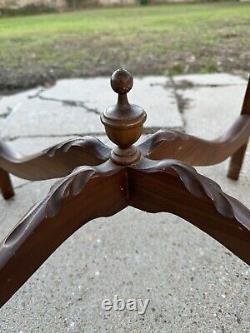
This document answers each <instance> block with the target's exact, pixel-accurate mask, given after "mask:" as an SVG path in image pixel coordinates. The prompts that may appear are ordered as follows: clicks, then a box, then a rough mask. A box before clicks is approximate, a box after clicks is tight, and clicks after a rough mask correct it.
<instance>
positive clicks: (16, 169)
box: [0, 137, 111, 199]
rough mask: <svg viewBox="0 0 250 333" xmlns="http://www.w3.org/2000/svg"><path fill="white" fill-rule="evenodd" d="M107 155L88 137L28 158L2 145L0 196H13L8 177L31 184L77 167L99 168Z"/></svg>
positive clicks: (59, 145)
mask: <svg viewBox="0 0 250 333" xmlns="http://www.w3.org/2000/svg"><path fill="white" fill-rule="evenodd" d="M110 152H111V149H110V148H108V147H107V146H106V145H104V144H103V143H102V142H101V141H99V140H98V139H96V138H92V137H85V138H73V139H70V140H67V141H65V142H61V143H59V144H57V145H54V146H52V147H50V148H47V149H45V150H43V151H42V152H41V153H38V154H33V155H31V156H22V155H20V154H17V153H16V152H15V151H14V150H13V149H12V148H11V145H10V144H7V143H5V142H3V141H2V142H0V170H1V171H0V187H1V189H2V193H3V196H4V198H5V199H8V198H10V197H11V196H13V195H14V191H13V188H12V186H11V183H10V179H9V176H8V173H11V174H13V175H15V176H17V177H20V178H24V179H28V180H33V181H34V180H45V179H51V178H60V177H64V176H66V175H68V174H69V173H70V172H71V171H72V170H73V169H75V168H76V167H78V166H80V165H99V164H101V163H103V162H105V161H107V160H108V159H109V157H110ZM1 168H2V169H1ZM7 172H8V173H7Z"/></svg>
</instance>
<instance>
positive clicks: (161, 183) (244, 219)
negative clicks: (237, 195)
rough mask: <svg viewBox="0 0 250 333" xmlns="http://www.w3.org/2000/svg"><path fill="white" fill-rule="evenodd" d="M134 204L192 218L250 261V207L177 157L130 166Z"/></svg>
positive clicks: (129, 178)
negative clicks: (175, 158)
mask: <svg viewBox="0 0 250 333" xmlns="http://www.w3.org/2000/svg"><path fill="white" fill-rule="evenodd" d="M128 180H129V193H130V205H132V206H134V207H136V208H139V209H141V210H144V211H147V212H152V213H155V212H170V213H173V214H175V215H178V216H180V217H182V218H184V219H185V220H187V221H189V222H191V223H192V224H194V225H195V226H196V227H198V228H199V229H201V230H203V231H205V232H206V233H207V234H209V235H210V236H212V237H213V238H214V239H216V240H217V241H219V242H220V243H221V244H223V245H224V246H225V247H226V248H228V249H229V250H231V251H232V252H233V253H234V254H236V255H237V256H238V257H239V258H241V259H242V260H244V261H245V262H246V263H248V264H250V211H249V210H248V209H247V208H246V207H245V206H243V205H242V204H241V203H240V202H239V201H237V200H236V199H234V198H232V197H230V196H229V195H227V194H225V193H224V192H222V190H221V188H220V187H219V185H217V184H216V183H215V182H213V181H212V180H210V179H208V178H206V177H204V176H202V175H200V174H198V173H197V172H196V170H195V169H194V168H192V167H189V166H187V165H185V164H183V163H181V162H179V161H176V160H165V161H162V162H154V161H149V160H144V161H142V162H141V164H139V165H138V166H135V167H133V168H130V169H129V177H128Z"/></svg>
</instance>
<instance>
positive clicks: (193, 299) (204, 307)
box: [0, 76, 250, 333]
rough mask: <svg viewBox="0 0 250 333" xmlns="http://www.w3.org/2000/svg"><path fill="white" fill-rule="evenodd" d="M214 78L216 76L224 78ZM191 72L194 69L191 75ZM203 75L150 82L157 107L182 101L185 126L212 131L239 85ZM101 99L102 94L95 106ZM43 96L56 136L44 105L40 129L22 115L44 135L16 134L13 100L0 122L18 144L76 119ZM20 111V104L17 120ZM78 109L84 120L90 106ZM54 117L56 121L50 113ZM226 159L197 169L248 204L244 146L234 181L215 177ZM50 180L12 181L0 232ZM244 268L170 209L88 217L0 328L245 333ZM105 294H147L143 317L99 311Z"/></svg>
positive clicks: (1, 207)
mask: <svg viewBox="0 0 250 333" xmlns="http://www.w3.org/2000/svg"><path fill="white" fill-rule="evenodd" d="M217 77H218V82H222V81H223V80H224V79H223V80H222V78H221V77H220V76H217ZM173 79H174V82H175V83H176V81H178V78H173ZM205 79H206V80H205ZM147 80H149V82H151V78H150V79H147V78H146V79H144V80H143V81H144V82H146V81H147ZM164 80H165V79H164ZM201 80H203V78H202V77H200V78H199V81H201ZM211 80H212V78H211V77H209V76H206V78H204V84H203V85H205V86H206V87H200V88H197V87H194V88H189V89H181V88H180V87H179V89H177V90H175V94H173V88H172V85H171V86H170V87H169V84H167V85H166V86H168V88H166V90H164V89H165V88H163V86H164V85H165V81H161V79H160V82H158V83H157V84H159V86H158V85H156V86H155V87H161V89H162V90H161V91H162V94H166V95H165V97H161V98H162V99H163V100H164V98H166V99H167V102H164V103H165V105H171V101H172V98H173V96H177V97H178V96H179V98H180V97H181V98H182V99H184V100H185V98H189V99H190V102H189V103H187V104H184V107H183V114H182V115H181V117H184V119H185V122H186V126H185V129H186V130H187V131H191V132H192V133H194V134H198V135H201V136H203V137H213V136H216V135H219V134H220V133H221V131H222V129H224V128H225V127H226V125H224V124H225V122H226V123H230V122H231V120H233V118H234V117H235V116H237V115H238V114H239V110H240V106H241V103H242V95H243V92H244V89H245V84H243V83H240V84H238V83H236V81H237V79H235V80H236V81H235V84H231V83H230V84H229V83H228V84H226V83H225V82H223V84H215V85H216V86H219V87H208V86H209V84H208V82H211ZM231 80H233V78H232V79H231ZM218 82H217V83H218ZM228 82H229V81H228ZM168 83H169V82H168ZM64 84H65V86H64V89H63V88H62V86H63V85H64ZM59 85H62V86H61V88H60V89H61V96H60V93H59V90H56V89H59V88H57V86H56V87H54V88H53V89H51V92H52V90H54V91H53V95H51V96H53V97H54V98H60V99H61V98H64V99H65V98H66V99H68V98H69V99H73V100H74V99H75V100H76V101H78V100H80V101H82V100H83V99H81V98H82V97H81V96H82V95H81V93H82V91H83V90H82V88H81V89H80V87H79V89H78V91H77V89H76V85H75V86H74V89H73V88H72V92H71V91H69V89H70V84H69V83H67V84H66V83H63V81H62V82H60V83H59ZM228 85H229V87H224V86H228ZM87 86H88V85H87ZM66 87H67V88H66ZM135 87H136V84H135ZM134 89H135V88H134ZM152 89H153V88H152ZM108 90H109V86H108V85H107V91H108ZM105 91H106V90H103V95H102V96H101V95H100V97H98V99H96V100H93V99H92V96H90V97H91V99H92V101H93V102H92V104H89V105H88V106H89V107H90V106H91V107H95V108H97V109H98V110H102V108H103V107H106V106H107V105H109V104H110V103H113V102H114V99H112V96H111V97H107V94H109V93H107V94H106V93H105ZM48 93H50V90H49V91H47V92H45V93H43V94H42V95H43V96H47V97H51V96H50V95H48ZM78 93H79V95H77V94H78ZM57 94H58V95H57ZM73 94H75V95H74V96H73ZM146 95H147V94H146ZM70 96H71V98H70ZM72 96H73V97H72ZM85 96H88V93H86V95H85ZM166 96H167V97H166ZM113 97H114V96H113ZM139 97H140V98H139V100H135V102H136V103H137V104H140V105H143V104H142V103H141V101H142V100H145V101H146V100H147V101H148V103H149V102H152V103H153V102H154V103H158V107H160V106H162V105H163V104H164V103H163V104H162V102H161V103H160V102H159V101H158V100H157V98H158V97H159V96H157V98H154V97H153V96H152V97H150V98H149V97H148V96H144V95H143V94H141V95H140V96H139ZM102 98H103V100H104V102H103V104H101V103H100V104H99V100H100V101H101V100H102ZM108 98H111V99H112V100H109V99H108ZM130 99H131V100H132V96H131V98H130ZM89 100H90V99H89ZM32 101H33V102H34V104H35V103H40V102H41V104H42V103H50V102H48V101H46V102H45V101H39V100H38V101H37V100H36V99H33V100H31V101H28V102H32ZM84 101H85V100H84ZM177 102H178V103H177ZM25 103H26V102H25ZM51 103H54V104H53V105H54V107H55V108H56V115H57V116H58V117H60V118H61V120H60V121H61V124H63V123H62V122H63V119H64V125H63V127H62V126H61V134H60V135H62V136H63V137H51V134H52V135H54V134H55V133H59V126H58V124H57V123H56V122H55V123H54V130H55V132H54V133H53V132H52V131H53V126H52V125H53V124H52V125H51V124H50V123H49V122H50V119H51V114H50V113H53V112H54V111H53V110H52V111H51V109H47V111H46V112H45V111H44V116H45V118H46V117H47V119H48V124H47V127H46V122H45V121H44V123H43V121H42V120H41V119H42V118H41V116H39V117H40V118H39V120H40V123H39V121H35V122H34V123H33V125H32V123H30V124H31V125H32V126H33V127H34V129H32V131H33V132H32V133H33V135H34V134H35V135H36V136H37V135H38V134H39V133H41V132H42V131H41V130H40V125H41V126H43V128H44V129H46V128H49V129H50V132H46V133H45V137H39V135H38V137H36V138H31V137H24V136H25V135H27V133H29V132H27V131H28V130H29V129H28V128H26V127H25V131H24V133H22V131H21V130H20V129H18V127H13V126H14V125H13V123H14V122H13V121H12V120H13V119H14V117H17V118H16V119H20V121H21V116H20V117H19V113H20V114H21V115H22V116H24V114H25V112H24V111H23V110H24V108H23V107H20V108H18V109H16V111H14V113H13V115H12V113H11V114H9V115H8V116H7V118H5V120H4V123H5V124H4V130H5V135H6V136H8V130H11V136H14V137H15V136H17V135H16V134H15V130H16V131H18V133H19V134H20V137H18V139H16V140H13V141H12V144H13V145H14V146H15V147H16V148H17V149H18V150H20V151H22V152H23V153H28V152H29V151H30V152H35V151H37V150H39V149H43V148H45V147H46V146H49V145H51V144H55V143H58V142H59V141H62V140H64V139H65V138H66V137H68V136H67V135H71V134H72V133H71V132H70V131H68V133H67V129H68V130H69V129H70V130H72V127H71V124H70V123H68V122H69V119H72V122H75V121H79V118H77V116H76V113H74V112H76V110H75V109H78V108H76V107H71V108H70V109H71V112H73V116H71V118H69V115H68V114H69V113H70V111H69V109H68V107H66V108H64V107H63V106H62V105H61V103H57V102H51ZM106 103H107V104H106ZM175 103H176V104H179V101H177V100H175ZM104 104H105V105H104ZM148 105H149V106H150V104H148ZM31 106H32V104H30V107H31ZM41 107H42V105H41ZM144 107H145V109H146V110H147V111H148V109H150V107H148V108H147V106H146V105H144ZM57 108H58V109H57ZM151 108H152V109H153V106H151ZM0 110H1V101H0ZM29 110H30V109H29ZM59 110H60V111H59ZM79 112H83V111H82V110H81V111H79ZM29 113H30V111H29V112H26V118H27V119H29V115H28V114H29ZM83 113H84V112H83ZM173 113H174V112H173ZM39 114H40V111H39V112H38V115H39ZM84 115H85V118H84V119H85V121H86V122H88V121H89V120H88V119H90V118H91V113H90V112H86V113H84ZM12 116H13V119H12V118H11V117H12ZM152 116H153V111H152ZM18 117H19V118H18ZM166 117H167V116H166ZM179 117H180V114H178V118H177V119H176V120H175V121H179V119H180V118H179ZM54 119H55V120H57V118H56V116H55V118H54ZM23 123H24V122H23ZM23 123H22V124H23ZM164 124H165V123H164ZM80 125H81V126H82V123H81V124H80ZM83 127H84V126H83ZM208 128H209V129H210V130H209V131H208ZM79 129H80V126H79ZM83 130H84V131H85V129H83ZM149 130H151V129H150V128H149ZM25 133H26V134H25ZM37 133H38V134H37ZM65 134H66V136H64V135H65ZM18 136H19V135H18ZM102 139H103V138H102ZM104 140H105V139H104ZM227 164H228V161H226V162H224V163H222V164H220V165H218V166H214V167H209V168H199V171H200V172H202V173H203V174H205V175H208V176H209V177H211V178H213V179H214V180H216V181H218V182H219V183H220V184H221V185H222V188H223V189H224V190H225V191H227V192H228V193H229V194H231V195H234V196H235V197H236V198H238V199H240V200H241V201H242V202H243V203H245V204H246V205H247V206H248V207H250V195H249V192H250V177H249V168H250V150H248V153H247V158H246V160H245V164H244V167H243V171H242V174H241V178H240V180H239V181H238V182H233V181H230V180H229V179H227V178H226V177H225V175H226V169H227ZM53 183H54V181H45V182H37V183H26V184H22V186H20V183H19V187H18V188H17V189H16V193H17V195H16V197H15V198H14V199H13V200H10V201H8V202H6V201H3V200H2V199H0V211H1V214H0V234H1V239H2V238H4V237H5V236H6V235H7V234H8V232H9V230H10V229H11V228H12V227H13V226H14V225H15V224H16V222H17V221H18V220H19V219H20V218H21V217H22V216H23V215H24V213H25V212H26V211H27V210H28V209H29V207H31V206H32V205H34V204H35V203H36V202H37V201H39V200H40V199H42V198H43V197H44V196H45V195H46V193H47V191H48V189H49V187H50V185H51V184H53ZM249 275H250V270H249V267H248V266H247V265H246V264H244V263H243V262H242V261H240V260H239V259H237V258H236V257H235V256H233V255H232V254H231V253H230V252H229V251H228V250H226V249H225V248H224V247H222V246H221V245H219V244H218V243H217V242H216V241H214V240H212V239H211V238H209V237H208V236H207V235H205V234H204V233H202V232H201V231H199V230H197V229H195V228H194V227H192V226H191V225H190V224H188V223H186V222H185V221H184V220H182V219H180V218H178V217H175V216H172V215H170V214H154V215H152V214H146V213H143V212H139V211H138V210H135V209H132V208H128V209H126V210H124V211H123V212H121V213H119V214H117V215H115V216H113V217H112V218H100V219H97V220H95V221H92V222H91V223H89V224H87V225H86V226H84V227H83V228H82V229H81V230H79V231H78V232H77V233H75V234H74V235H73V236H72V237H70V238H69V239H68V240H67V241H66V242H65V243H64V244H63V245H62V246H61V247H60V248H59V249H58V250H57V251H56V252H55V253H54V254H53V255H52V256H51V257H50V258H49V259H48V260H47V261H46V262H45V264H44V265H43V266H42V267H41V268H40V269H39V270H38V271H37V272H36V273H35V274H34V275H33V276H32V277H31V279H30V280H29V281H28V282H27V283H26V284H25V285H24V286H23V287H22V288H21V289H20V290H19V291H18V292H17V293H16V295H15V296H14V297H13V298H12V299H11V300H10V301H9V302H8V303H7V304H6V305H5V306H4V307H3V308H2V309H1V310H0V332H1V333H2V332H3V333H21V332H23V333H26V332H39V333H40V332H46V333H47V332H49V331H51V332H62V333H64V332H77V333H83V332H87V333H92V332H98V333H102V332H110V333H120V332H129V333H131V332H132V333H135V332H136V333H138V332H143V333H152V332H156V333H162V332H164V333H165V332H181V333H182V332H183V333H184V332H185V333H186V332H200V333H201V332H202V333H204V332H206V333H207V332H208V333H210V332H211V333H223V332H224V333H225V332H232V333H238V332H241V333H248V332H249V310H250V306H249ZM114 295H118V296H119V297H120V298H124V299H128V298H141V299H143V300H145V299H150V303H149V307H148V310H147V311H146V313H145V315H144V316H142V315H138V314H137V313H136V312H130V311H124V312H117V311H108V312H105V311H104V310H102V308H101V304H102V301H103V299H105V298H110V299H113V297H114Z"/></svg>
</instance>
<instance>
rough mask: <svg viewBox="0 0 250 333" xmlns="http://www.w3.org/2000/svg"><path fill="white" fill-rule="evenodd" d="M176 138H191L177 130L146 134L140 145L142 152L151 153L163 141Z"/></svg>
mask: <svg viewBox="0 0 250 333" xmlns="http://www.w3.org/2000/svg"><path fill="white" fill-rule="evenodd" d="M176 139H182V140H189V139H190V135H189V134H186V133H184V132H181V131H177V130H171V129H168V130H159V131H157V132H155V133H153V134H149V135H146V136H145V138H144V140H143V141H142V142H141V143H140V144H139V145H138V148H139V149H140V150H141V151H142V153H146V154H150V153H151V152H152V150H153V149H154V148H156V147H157V146H159V145H160V144H161V143H165V142H166V141H167V142H171V141H174V140H176Z"/></svg>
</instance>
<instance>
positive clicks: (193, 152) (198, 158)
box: [138, 115, 250, 166]
mask: <svg viewBox="0 0 250 333" xmlns="http://www.w3.org/2000/svg"><path fill="white" fill-rule="evenodd" d="M249 136H250V116H249V115H241V116H239V117H238V119H237V120H236V121H235V122H234V124H233V125H232V126H231V127H230V128H229V129H228V130H227V131H226V132H225V133H224V134H223V135H222V136H220V137H219V138H217V139H215V140H211V141H209V140H204V139H200V138H198V137H195V136H192V135H188V134H185V133H182V132H178V131H174V130H167V131H158V132H156V133H155V134H153V135H150V136H147V137H146V138H145V140H144V142H142V143H141V144H140V145H139V146H138V147H139V148H140V150H141V151H142V153H143V155H144V156H145V157H147V158H149V159H152V160H161V159H166V158H170V159H177V160H181V161H183V162H185V163H188V164H191V165H201V166H202V165H213V164H217V163H220V162H222V161H224V160H225V159H226V158H228V157H229V156H231V155H232V154H233V153H234V152H235V151H237V150H238V149H239V148H240V147H241V146H242V145H244V144H245V143H246V142H247V141H248V138H249Z"/></svg>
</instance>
